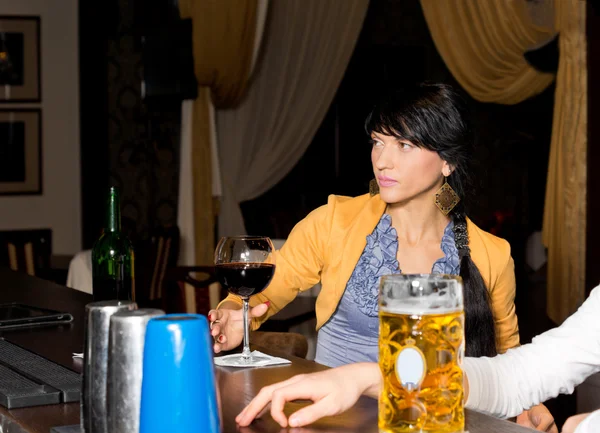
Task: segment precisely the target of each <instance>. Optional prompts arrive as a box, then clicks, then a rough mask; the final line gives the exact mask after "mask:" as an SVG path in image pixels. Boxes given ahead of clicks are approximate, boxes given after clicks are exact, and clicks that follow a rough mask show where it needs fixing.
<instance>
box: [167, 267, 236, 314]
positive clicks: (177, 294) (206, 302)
mask: <svg viewBox="0 0 600 433" xmlns="http://www.w3.org/2000/svg"><path fill="white" fill-rule="evenodd" d="M211 288H212V290H213V292H214V291H215V290H216V291H217V293H218V295H217V296H218V298H219V299H222V298H223V297H224V295H225V294H224V293H223V290H222V289H221V287H220V285H219V283H218V282H217V278H216V276H215V268H214V266H178V267H175V268H171V269H169V270H168V271H167V274H166V276H165V280H164V289H163V290H164V293H165V296H164V303H163V307H164V308H165V309H166V311H167V312H172V313H182V312H184V313H191V314H203V315H205V316H206V315H207V314H208V312H209V311H210V309H211V303H210V291H211Z"/></svg>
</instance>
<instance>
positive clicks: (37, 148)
mask: <svg viewBox="0 0 600 433" xmlns="http://www.w3.org/2000/svg"><path fill="white" fill-rule="evenodd" d="M40 194H42V115H41V110H40V109H17V108H15V109H0V195H40Z"/></svg>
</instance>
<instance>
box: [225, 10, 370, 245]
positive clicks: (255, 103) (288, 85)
mask: <svg viewBox="0 0 600 433" xmlns="http://www.w3.org/2000/svg"><path fill="white" fill-rule="evenodd" d="M368 3H369V2H368V0H327V1H323V0H285V1H284V0H277V1H273V2H271V4H270V10H269V20H268V24H267V28H266V30H265V37H264V41H263V46H262V51H261V56H260V57H259V63H258V64H257V67H256V68H257V69H256V71H255V72H254V75H253V79H252V85H251V87H250V89H249V92H248V95H247V97H246V99H245V100H244V101H243V102H242V104H241V105H240V106H239V107H237V108H235V109H227V110H223V109H221V110H217V136H218V139H219V140H218V144H219V155H220V156H221V159H220V165H221V172H222V173H223V197H222V201H221V211H220V213H219V234H220V235H233V234H243V233H245V232H246V229H245V227H244V220H243V217H242V213H241V210H240V207H239V203H240V202H242V201H245V200H251V199H253V198H255V197H258V196H260V195H261V194H263V193H264V192H266V191H268V190H269V189H270V188H271V187H273V186H274V185H275V184H277V182H279V181H280V180H281V179H282V178H283V177H284V176H285V175H286V174H287V173H288V172H289V171H290V170H291V169H292V168H293V167H294V165H296V163H297V162H298V160H299V159H300V157H301V156H302V155H303V154H304V152H305V150H306V148H307V147H308V145H309V144H310V142H311V140H312V138H313V136H314V134H315V132H316V131H317V128H318V127H319V125H320V124H321V122H322V120H323V117H324V116H325V114H326V112H327V110H328V108H329V106H330V104H331V101H332V100H333V97H334V95H335V92H336V91H337V88H338V86H339V83H340V81H341V79H342V77H343V75H344V72H345V70H346V67H347V65H348V62H349V60H350V57H351V55H352V52H353V50H354V45H355V43H356V40H357V38H358V35H359V33H360V29H361V28H362V23H363V20H364V17H365V14H366V11H367V6H368ZM315 176H318V173H315Z"/></svg>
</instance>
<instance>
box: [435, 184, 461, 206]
mask: <svg viewBox="0 0 600 433" xmlns="http://www.w3.org/2000/svg"><path fill="white" fill-rule="evenodd" d="M459 201H460V197H459V196H458V194H456V192H455V191H454V190H453V189H452V187H451V186H450V185H449V184H448V177H447V176H444V184H443V185H442V187H441V188H440V189H438V191H437V192H436V193H435V205H436V206H437V207H438V209H439V210H440V211H441V212H442V213H443V214H444V215H448V214H449V213H450V212H452V209H454V208H455V207H456V205H457V204H458V202H459Z"/></svg>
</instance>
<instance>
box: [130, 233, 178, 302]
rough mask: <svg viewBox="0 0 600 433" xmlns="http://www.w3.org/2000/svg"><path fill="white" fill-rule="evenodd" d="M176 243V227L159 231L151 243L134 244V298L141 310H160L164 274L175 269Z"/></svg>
mask: <svg viewBox="0 0 600 433" xmlns="http://www.w3.org/2000/svg"><path fill="white" fill-rule="evenodd" d="M179 239H180V238H179V229H178V228H177V227H175V226H173V227H159V228H158V229H156V230H154V231H153V232H152V235H151V236H150V239H148V240H145V241H138V242H136V243H135V252H136V253H135V254H136V255H135V282H136V287H135V292H136V293H135V296H136V302H137V303H138V305H139V306H140V307H141V308H144V307H155V308H161V306H162V304H163V287H164V279H165V275H166V272H167V270H168V269H170V268H172V267H174V266H176V265H177V259H178V257H179Z"/></svg>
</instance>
